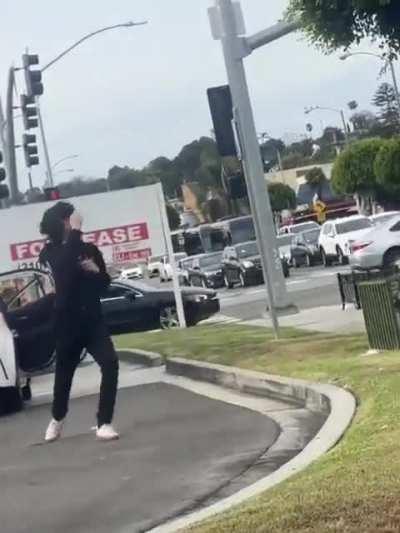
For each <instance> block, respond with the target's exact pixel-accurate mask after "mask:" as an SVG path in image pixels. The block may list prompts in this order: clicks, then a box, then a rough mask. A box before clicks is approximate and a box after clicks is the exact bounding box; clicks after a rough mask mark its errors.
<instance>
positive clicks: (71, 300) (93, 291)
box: [40, 230, 111, 329]
mask: <svg viewBox="0 0 400 533" xmlns="http://www.w3.org/2000/svg"><path fill="white" fill-rule="evenodd" d="M84 259H92V260H93V261H94V262H95V263H96V265H97V266H98V267H99V272H98V273H95V272H86V271H85V270H83V268H82V267H81V266H80V262H81V261H82V260H84ZM40 263H42V264H43V265H47V266H49V267H50V269H51V271H52V274H53V277H54V281H55V286H56V319H57V323H58V325H59V326H61V327H62V328H63V329H65V328H67V327H71V326H72V327H75V326H76V327H82V325H83V324H82V322H83V323H85V322H88V324H87V325H90V323H92V322H93V321H96V322H97V321H98V320H101V318H102V312H101V304H100V297H101V296H102V294H104V293H105V291H106V290H107V288H108V286H109V285H110V281H111V280H110V276H109V275H108V274H107V270H106V266H105V263H104V259H103V256H102V254H101V252H100V250H99V249H98V248H97V247H96V246H95V245H94V244H89V243H84V242H83V241H82V234H81V232H80V231H77V230H72V231H71V232H70V233H69V235H68V238H67V240H66V242H65V243H62V244H54V243H52V242H48V243H47V244H46V245H45V247H44V248H43V250H42V252H41V253H40ZM83 327H85V326H83Z"/></svg>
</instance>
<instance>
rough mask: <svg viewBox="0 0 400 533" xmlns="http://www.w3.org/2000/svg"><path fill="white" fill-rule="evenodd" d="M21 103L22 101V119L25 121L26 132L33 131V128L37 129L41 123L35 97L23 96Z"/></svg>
mask: <svg viewBox="0 0 400 533" xmlns="http://www.w3.org/2000/svg"><path fill="white" fill-rule="evenodd" d="M20 101H21V111H22V118H23V120H24V128H25V130H31V129H32V128H37V127H38V125H39V122H38V112H37V107H36V105H35V97H34V96H27V95H26V94H22V95H21V99H20Z"/></svg>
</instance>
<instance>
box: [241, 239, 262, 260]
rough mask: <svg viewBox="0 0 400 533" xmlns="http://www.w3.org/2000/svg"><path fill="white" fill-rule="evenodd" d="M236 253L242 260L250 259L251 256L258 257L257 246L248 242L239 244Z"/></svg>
mask: <svg viewBox="0 0 400 533" xmlns="http://www.w3.org/2000/svg"><path fill="white" fill-rule="evenodd" d="M236 252H237V255H238V257H240V258H241V259H243V258H244V257H251V256H253V255H258V254H259V251H258V246H257V243H256V242H248V243H246V244H241V245H239V246H237V247H236Z"/></svg>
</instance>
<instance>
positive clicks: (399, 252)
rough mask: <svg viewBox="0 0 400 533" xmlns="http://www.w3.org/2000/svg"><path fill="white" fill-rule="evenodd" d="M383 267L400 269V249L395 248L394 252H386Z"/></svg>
mask: <svg viewBox="0 0 400 533" xmlns="http://www.w3.org/2000/svg"><path fill="white" fill-rule="evenodd" d="M383 266H384V267H385V268H393V267H397V268H400V248H395V249H394V250H389V251H388V252H386V254H385V257H384V259H383Z"/></svg>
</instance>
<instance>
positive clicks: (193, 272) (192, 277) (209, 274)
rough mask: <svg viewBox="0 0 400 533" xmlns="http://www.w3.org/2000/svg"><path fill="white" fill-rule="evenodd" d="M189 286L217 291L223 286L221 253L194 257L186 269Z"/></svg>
mask: <svg viewBox="0 0 400 533" xmlns="http://www.w3.org/2000/svg"><path fill="white" fill-rule="evenodd" d="M188 280H189V285H192V286H193V287H204V288H210V289H219V288H221V287H223V286H224V276H223V274H222V252H215V253H212V254H201V255H196V256H194V257H193V258H192V263H191V265H190V267H189V269H188Z"/></svg>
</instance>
